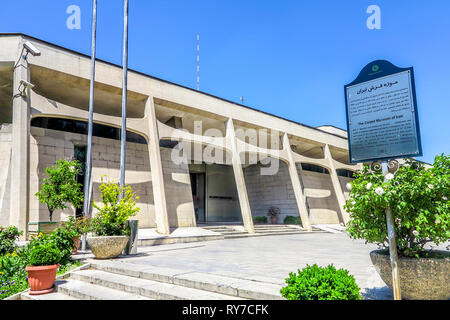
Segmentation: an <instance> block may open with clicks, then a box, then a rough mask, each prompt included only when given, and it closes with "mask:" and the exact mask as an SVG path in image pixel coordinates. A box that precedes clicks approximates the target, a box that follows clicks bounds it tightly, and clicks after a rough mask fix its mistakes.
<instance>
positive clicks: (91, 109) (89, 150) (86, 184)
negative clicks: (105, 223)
mask: <svg viewBox="0 0 450 320" xmlns="http://www.w3.org/2000/svg"><path fill="white" fill-rule="evenodd" d="M96 40H97V0H93V12H92V49H91V83H90V91H89V122H88V143H87V154H86V167H85V172H84V204H83V216H87V215H89V204H90V185H91V172H92V128H93V118H94V84H95V44H96ZM81 250H82V251H85V250H86V234H83V239H82V244H81Z"/></svg>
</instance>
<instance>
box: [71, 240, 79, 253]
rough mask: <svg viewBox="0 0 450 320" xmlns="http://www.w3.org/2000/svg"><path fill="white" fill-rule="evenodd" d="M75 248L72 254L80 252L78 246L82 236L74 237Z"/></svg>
mask: <svg viewBox="0 0 450 320" xmlns="http://www.w3.org/2000/svg"><path fill="white" fill-rule="evenodd" d="M72 240H73V244H74V246H75V249H73V250H72V254H76V253H77V252H78V247H79V246H80V237H75V238H73V239H72Z"/></svg>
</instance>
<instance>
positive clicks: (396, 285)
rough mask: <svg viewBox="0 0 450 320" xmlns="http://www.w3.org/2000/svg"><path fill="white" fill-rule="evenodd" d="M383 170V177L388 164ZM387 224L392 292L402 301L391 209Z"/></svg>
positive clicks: (387, 214) (388, 210) (384, 164)
mask: <svg viewBox="0 0 450 320" xmlns="http://www.w3.org/2000/svg"><path fill="white" fill-rule="evenodd" d="M381 168H382V170H383V171H382V172H383V176H385V177H386V175H387V174H388V173H389V169H388V162H387V161H382V162H381ZM385 181H386V178H385ZM386 224H387V231H388V238H389V256H390V260H391V268H392V291H393V292H394V300H401V299H402V295H401V291H400V277H399V273H398V263H397V262H398V256H397V241H396V240H395V229H394V219H393V218H392V212H391V209H390V208H388V209H386Z"/></svg>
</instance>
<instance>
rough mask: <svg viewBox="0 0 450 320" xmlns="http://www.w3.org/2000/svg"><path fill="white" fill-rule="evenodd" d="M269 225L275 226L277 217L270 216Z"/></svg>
mask: <svg viewBox="0 0 450 320" xmlns="http://www.w3.org/2000/svg"><path fill="white" fill-rule="evenodd" d="M270 223H272V224H277V223H278V217H277V216H270Z"/></svg>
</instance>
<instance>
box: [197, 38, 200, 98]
mask: <svg viewBox="0 0 450 320" xmlns="http://www.w3.org/2000/svg"><path fill="white" fill-rule="evenodd" d="M197 90H200V35H199V34H198V33H197Z"/></svg>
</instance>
